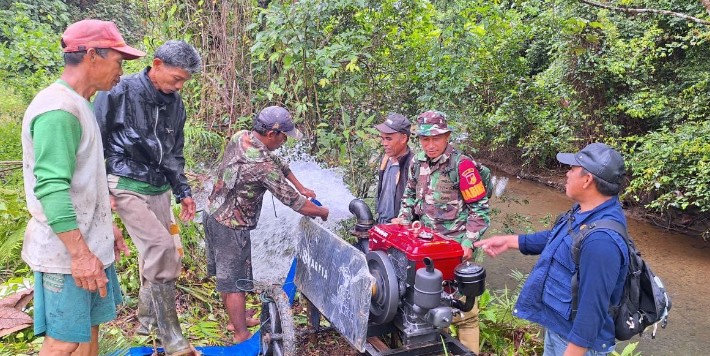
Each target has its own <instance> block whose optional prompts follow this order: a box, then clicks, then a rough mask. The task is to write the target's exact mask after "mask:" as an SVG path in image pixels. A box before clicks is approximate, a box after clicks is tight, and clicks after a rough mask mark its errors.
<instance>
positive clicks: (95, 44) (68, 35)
mask: <svg viewBox="0 0 710 356" xmlns="http://www.w3.org/2000/svg"><path fill="white" fill-rule="evenodd" d="M62 41H63V45H64V48H63V49H62V51H63V52H64V53H69V52H81V51H86V50H88V49H89V48H111V49H113V50H114V51H117V52H120V53H121V54H123V58H125V59H136V58H140V57H143V56H145V52H143V51H139V50H137V49H135V48H133V47H129V46H128V45H127V44H126V41H124V40H123V37H122V36H121V33H120V32H118V27H116V24H114V23H113V22H111V21H101V20H81V21H79V22H75V23H73V24H71V25H69V27H67V29H66V31H64V34H63V35H62Z"/></svg>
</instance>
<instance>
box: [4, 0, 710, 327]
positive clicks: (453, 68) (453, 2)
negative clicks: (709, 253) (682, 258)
mask: <svg viewBox="0 0 710 356" xmlns="http://www.w3.org/2000/svg"><path fill="white" fill-rule="evenodd" d="M704 2H705V3H706V5H705V6H704V5H703V3H704ZM603 6H611V7H613V8H612V9H605V8H603ZM628 9H636V10H638V9H645V10H646V11H630V10H628ZM621 10H625V11H621ZM649 10H650V11H649ZM655 10H666V11H672V12H674V13H666V14H660V13H658V11H655ZM709 13H710V4H708V2H707V1H701V0H694V1H680V0H614V1H612V2H609V3H594V2H592V1H588V0H580V1H565V0H548V1H541V0H529V1H526V0H518V1H515V0H513V1H487V0H473V1H471V0H441V1H437V0H429V1H427V0H376V1H368V0H302V1H295V0H294V1H268V0H259V1H247V0H223V1H204V0H180V1H177V0H120V1H119V0H114V1H109V0H69V1H59V0H0V82H1V83H2V85H0V161H1V164H0V180H2V183H1V186H2V188H0V216H2V219H3V224H2V226H0V268H1V269H2V271H0V277H1V278H0V280H2V281H6V280H7V279H8V278H9V277H10V276H17V275H23V274H25V275H28V274H27V271H26V270H23V264H22V262H21V261H20V260H19V258H17V256H18V254H19V245H20V243H19V241H20V239H21V237H22V236H21V235H22V229H23V228H24V222H25V221H26V218H27V211H26V210H25V208H24V193H23V192H22V180H21V173H20V172H19V170H18V169H17V168H19V164H18V161H20V160H21V146H20V143H19V129H20V122H21V118H22V113H23V111H24V108H25V107H26V105H27V104H28V103H29V101H30V100H31V98H32V97H33V95H34V94H35V93H36V92H37V91H38V90H39V89H41V88H42V87H43V86H45V85H47V84H48V83H50V82H52V81H54V80H55V79H56V78H57V77H58V75H59V73H60V70H61V56H60V48H59V37H60V35H61V33H62V32H63V30H64V28H66V26H67V24H69V23H71V22H73V21H76V20H79V19H82V18H88V17H92V18H100V19H106V20H112V21H114V22H116V23H117V24H118V26H119V28H120V29H121V31H122V33H123V34H124V37H125V38H126V40H127V41H128V42H130V43H131V44H134V45H136V46H138V47H141V48H143V49H145V50H146V51H147V52H149V53H151V52H152V51H153V50H154V49H155V48H156V47H157V46H158V45H160V44H161V43H162V42H163V41H165V40H167V39H173V38H181V39H186V40H187V41H189V42H191V43H193V44H195V45H196V46H197V47H198V48H199V49H200V51H201V53H202V54H203V59H204V67H203V71H202V74H201V75H200V76H198V77H196V79H195V80H193V81H190V82H189V85H188V86H187V87H186V88H185V89H184V90H183V93H182V94H183V97H184V99H185V102H186V104H187V107H188V111H189V117H190V121H189V123H188V128H187V135H188V145H187V147H186V149H187V158H188V164H189V169H190V170H193V171H199V170H201V169H204V168H205V167H209V164H208V163H207V162H213V161H214V158H216V157H217V156H218V155H219V153H220V151H221V148H222V144H223V139H224V138H225V137H226V136H228V135H230V134H231V133H233V132H235V131H236V130H238V129H242V128H246V127H248V126H249V125H250V123H251V117H252V115H253V113H254V112H255V111H257V110H258V109H259V108H261V107H264V106H266V105H268V104H281V105H285V106H286V107H288V108H290V109H291V110H292V112H293V113H294V115H295V117H296V118H297V120H298V121H299V122H300V125H301V126H302V127H303V128H304V129H305V131H307V133H308V134H309V137H311V140H310V141H309V143H308V150H309V151H310V153H311V154H313V155H314V156H316V157H317V158H318V159H319V160H321V161H322V162H324V163H326V164H328V165H331V166H338V167H342V169H343V171H344V172H345V174H346V175H347V181H348V183H349V184H350V185H351V189H352V191H353V193H354V194H355V195H356V196H363V197H364V196H367V194H368V191H369V190H370V187H371V186H372V184H373V182H374V178H375V175H374V167H373V155H374V154H375V152H376V151H377V144H378V142H377V140H376V136H375V135H374V131H373V129H372V126H373V123H374V122H375V121H378V120H380V119H381V117H382V116H381V115H382V114H384V113H386V112H388V111H398V112H401V113H403V114H406V115H407V116H410V117H414V116H416V114H417V113H419V112H422V111H424V110H427V109H438V110H441V111H444V112H446V113H447V114H448V115H449V118H450V119H451V120H452V122H453V123H454V125H455V127H456V133H457V136H458V140H459V141H458V142H459V147H460V148H462V149H464V150H465V151H468V152H470V153H472V154H473V155H474V156H475V157H480V158H485V159H488V160H490V161H494V162H499V163H504V164H510V165H514V166H517V167H520V169H522V170H526V171H531V170H540V169H548V168H556V167H557V165H556V161H555V159H554V157H555V153H556V152H558V151H561V150H573V151H574V150H576V149H578V148H580V147H583V146H584V145H586V144H587V143H589V142H592V141H603V142H606V143H608V144H610V145H613V146H615V147H617V148H618V149H620V150H621V151H622V152H623V153H624V155H625V158H626V160H627V168H628V169H629V173H630V175H629V186H628V189H627V191H626V194H625V196H624V198H625V201H626V202H627V203H628V204H631V205H637V206H639V207H643V208H645V209H646V211H648V212H650V213H651V214H652V215H653V216H654V217H655V218H656V219H659V220H662V221H663V223H664V225H669V226H675V227H676V228H677V229H681V230H682V231H685V232H688V233H691V234H696V235H701V236H703V237H704V238H707V237H709V236H710V228H709V227H708V226H710V218H709V216H710V189H709V182H710V179H708V176H710V140H709V138H710V123H709V122H710V120H709V118H710V106H709V105H708V103H707V99H708V97H709V95H708V94H710V61H708V60H707V58H708V55H709V54H710V43H709V42H710V41H709V40H710V26H709V25H708V22H707V21H708V20H709V19H710V15H709ZM149 59H150V58H147V59H144V60H142V61H132V62H126V63H125V65H124V72H126V73H132V72H135V71H138V70H139V69H140V68H141V67H142V66H144V65H147V64H148V63H149ZM6 277H7V278H6ZM126 278H128V277H126ZM134 282H135V281H134ZM210 325H211V324H209V323H207V324H204V325H203V326H204V327H205V328H206V329H205V330H209V326H210Z"/></svg>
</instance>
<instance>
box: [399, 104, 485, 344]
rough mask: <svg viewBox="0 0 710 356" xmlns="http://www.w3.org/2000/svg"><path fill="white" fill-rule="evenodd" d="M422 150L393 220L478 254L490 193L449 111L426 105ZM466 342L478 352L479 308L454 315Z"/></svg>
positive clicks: (420, 133)
mask: <svg viewBox="0 0 710 356" xmlns="http://www.w3.org/2000/svg"><path fill="white" fill-rule="evenodd" d="M417 124H418V130H417V136H419V142H420V143H421V145H422V152H419V153H418V154H417V155H416V156H415V157H414V158H413V160H412V163H411V164H410V168H409V180H408V181H407V187H406V188H405V190H404V197H403V199H402V206H401V208H400V211H399V217H398V218H397V219H393V220H392V222H402V221H405V222H406V221H410V222H411V221H414V220H419V221H421V222H422V224H423V225H424V226H426V227H428V228H431V229H433V230H434V231H436V232H437V233H439V234H441V235H443V236H444V238H448V239H452V240H456V241H458V242H459V243H461V247H462V248H463V250H464V255H463V260H464V261H467V260H469V259H471V257H472V256H473V243H474V242H475V241H478V240H479V239H480V237H481V235H482V234H483V232H485V230H486V229H487V228H488V224H489V222H490V219H489V214H490V209H489V207H488V198H487V197H486V190H485V187H484V186H483V182H482V180H481V175H480V173H479V172H478V170H477V169H476V167H475V162H474V161H473V160H472V159H471V158H469V157H468V156H466V155H464V154H462V153H460V152H458V151H457V150H456V149H455V148H454V147H453V146H452V145H451V144H450V143H449V137H450V135H451V129H450V128H449V127H448V125H447V123H446V116H445V114H444V113H441V112H438V111H426V112H424V113H422V114H420V115H419V117H418V118H417ZM454 324H455V325H457V326H458V336H459V340H461V343H463V344H464V345H465V346H466V347H468V348H469V349H470V350H471V351H474V352H475V353H478V352H479V329H478V308H477V307H476V308H474V309H473V310H471V311H470V312H467V313H464V315H463V317H461V318H458V317H457V318H455V319H454Z"/></svg>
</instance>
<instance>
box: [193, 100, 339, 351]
mask: <svg viewBox="0 0 710 356" xmlns="http://www.w3.org/2000/svg"><path fill="white" fill-rule="evenodd" d="M288 137H292V138H294V139H300V138H301V137H302V135H301V132H300V131H299V130H298V129H296V127H295V126H294V124H293V121H292V119H291V114H290V113H289V112H288V110H286V109H284V108H282V107H279V106H270V107H267V108H265V109H264V110H262V111H261V112H260V113H259V114H258V115H257V116H256V118H255V120H254V128H253V130H252V131H246V130H245V131H239V132H237V133H236V134H234V136H232V138H231V140H230V141H229V143H228V144H227V148H226V149H225V151H224V155H223V157H222V163H221V164H220V165H219V167H218V169H217V177H216V181H215V184H214V188H213V190H212V194H210V197H209V202H208V208H207V210H208V212H209V216H207V217H206V218H205V222H204V224H205V236H206V240H207V270H208V272H209V274H210V275H212V276H216V277H217V291H218V292H220V294H221V295H222V300H223V301H224V305H225V308H226V309H227V314H228V316H229V320H230V322H231V324H232V326H233V327H234V336H233V340H234V342H235V343H239V342H242V341H244V340H246V339H248V338H249V337H251V334H250V333H249V331H248V330H247V325H246V322H245V318H246V310H245V309H246V301H245V292H247V291H250V290H252V289H253V288H254V286H253V283H252V269H251V241H250V231H251V230H253V229H255V228H256V225H257V223H258V222H259V213H260V212H261V203H262V200H263V197H264V193H265V192H266V191H267V190H268V191H270V192H271V194H273V196H274V197H276V198H277V199H278V200H279V201H280V202H282V203H283V204H284V205H286V206H288V207H290V208H291V209H293V210H294V211H297V212H299V213H301V214H303V215H306V216H314V217H315V216H317V217H320V218H321V219H323V220H326V219H328V209H327V208H325V207H321V206H317V205H315V204H314V203H313V202H311V201H310V200H308V199H307V198H306V197H311V198H314V197H315V193H313V191H312V190H310V189H307V188H305V187H303V185H301V183H300V182H298V180H297V179H296V177H295V176H294V175H293V172H291V170H290V169H289V167H288V165H286V164H284V163H283V162H281V160H280V159H279V158H278V157H277V156H275V155H274V154H273V153H271V152H272V151H274V150H276V149H278V148H279V147H281V145H283V144H284V143H285V142H286V140H287V139H288ZM288 181H290V182H291V183H293V185H294V187H295V189H294V187H291V186H290V185H289V184H288Z"/></svg>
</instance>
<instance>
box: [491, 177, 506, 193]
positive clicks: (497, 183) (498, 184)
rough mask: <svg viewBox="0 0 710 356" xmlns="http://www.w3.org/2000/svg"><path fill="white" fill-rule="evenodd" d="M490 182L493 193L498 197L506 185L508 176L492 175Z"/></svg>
mask: <svg viewBox="0 0 710 356" xmlns="http://www.w3.org/2000/svg"><path fill="white" fill-rule="evenodd" d="M491 184H492V185H493V195H495V196H496V197H500V196H501V195H503V193H504V192H505V187H507V186H508V177H499V176H493V178H491Z"/></svg>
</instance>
